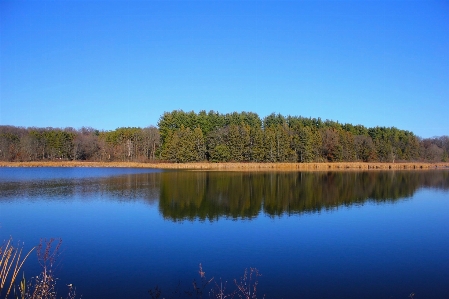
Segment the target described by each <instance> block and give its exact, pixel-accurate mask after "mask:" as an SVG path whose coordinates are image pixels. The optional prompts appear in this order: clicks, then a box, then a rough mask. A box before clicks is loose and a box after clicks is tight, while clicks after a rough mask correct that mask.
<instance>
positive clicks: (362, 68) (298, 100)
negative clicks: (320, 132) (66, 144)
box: [0, 0, 449, 137]
mask: <svg viewBox="0 0 449 299" xmlns="http://www.w3.org/2000/svg"><path fill="white" fill-rule="evenodd" d="M0 30H1V31H0V34H1V35H0V51H1V52H0V125H13V126H23V127H31V126H35V127H59V128H64V127H74V128H81V127H82V126H90V127H94V128H96V129H99V130H113V129H116V128H118V127H124V126H126V127H128V126H135V127H146V126H149V125H156V124H157V121H158V119H159V117H160V116H161V115H162V114H163V112H164V111H172V110H175V109H182V110H184V111H191V110H193V111H195V112H199V111H200V110H206V111H209V110H215V111H218V112H221V113H228V112H233V111H237V112H241V111H249V112H255V113H257V114H259V116H260V117H264V116H267V115H269V114H271V113H272V112H275V113H281V114H283V115H285V116H287V115H295V116H304V117H315V118H318V117H321V119H323V120H325V119H330V120H334V121H339V122H341V123H352V124H354V125H356V124H362V125H364V126H367V127H375V126H388V127H390V126H394V127H397V128H399V129H404V130H409V131H412V132H414V133H415V134H416V135H418V136H420V137H432V136H441V135H449V113H448V112H449V1H447V0H446V1H431V0H425V1H420V0H415V1H413V0H412V1H408V0H403V1H361V0H355V1H340V0H333V1H318V0H317V1H132V0H131V1H107V0H103V1H89V0H80V1H64V0H59V1H16V0H14V1H7V0H0Z"/></svg>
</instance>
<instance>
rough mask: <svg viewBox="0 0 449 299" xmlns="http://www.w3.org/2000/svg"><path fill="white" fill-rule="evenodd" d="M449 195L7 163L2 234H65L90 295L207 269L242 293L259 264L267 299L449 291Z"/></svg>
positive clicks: (392, 176)
mask: <svg viewBox="0 0 449 299" xmlns="http://www.w3.org/2000/svg"><path fill="white" fill-rule="evenodd" d="M448 190H449V172H448V171H391V172H374V171H373V172H323V173H321V172H320V173H301V172H289V173H282V172H271V173H263V172H255V173H252V172H244V173H239V172H186V171H166V172H162V171H159V170H148V169H121V168H0V192H1V193H0V225H1V227H0V238H1V240H5V239H7V238H9V236H13V237H14V239H15V240H16V241H19V240H20V241H21V242H25V248H30V247H31V246H33V245H35V244H37V243H39V240H40V238H50V237H60V238H62V239H63V250H62V252H61V256H60V262H59V263H58V265H57V268H56V271H57V274H58V277H59V278H60V281H59V282H60V285H61V286H62V287H63V286H64V284H68V283H73V284H74V285H76V286H77V291H78V294H83V298H150V297H149V296H148V293H147V291H148V290H149V289H150V288H152V287H154V286H156V285H159V286H160V287H161V288H162V290H163V291H164V290H165V291H166V294H168V295H169V293H170V292H169V290H173V289H175V288H176V286H177V285H178V282H180V283H181V286H182V288H188V287H189V286H190V285H191V281H192V279H194V278H198V275H197V271H198V264H199V263H202V265H203V268H204V270H205V271H206V275H207V276H208V277H215V279H216V280H217V281H218V279H219V278H220V277H221V278H223V280H224V281H226V280H227V281H228V287H229V288H231V287H232V284H233V282H232V279H233V278H239V277H240V276H242V274H243V270H244V269H245V268H247V267H256V268H258V269H259V271H260V273H261V274H262V276H261V277H259V288H258V290H259V294H266V297H267V298H361V297H363V298H408V295H409V294H410V293H412V292H413V293H415V294H416V295H415V298H448V297H449V288H448V287H447V285H448V282H449V255H448V252H449V231H448V229H447V228H448V227H449V220H448V219H449V218H448V217H447V215H448V213H449V191H448ZM38 270H39V266H38V264H37V262H36V261H35V258H34V257H33V258H30V260H29V261H28V263H27V264H26V267H25V273H26V274H27V273H30V275H33V274H35V273H36V272H37V271H38ZM61 295H62V294H61Z"/></svg>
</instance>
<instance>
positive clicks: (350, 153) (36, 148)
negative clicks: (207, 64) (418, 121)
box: [0, 110, 449, 163]
mask: <svg viewBox="0 0 449 299" xmlns="http://www.w3.org/2000/svg"><path fill="white" fill-rule="evenodd" d="M448 153H449V136H440V137H433V138H420V137H418V136H416V135H415V134H413V132H410V131H406V130H401V129H398V128H395V127H373V128H367V127H365V126H363V125H352V124H341V123H339V122H335V121H331V120H325V121H323V120H321V119H320V118H306V117H301V116H283V115H281V114H275V113H273V114H270V115H268V116H266V117H264V118H260V117H259V116H258V115H257V114H256V113H252V112H240V113H239V112H233V113H227V114H221V113H219V112H215V111H209V112H206V111H200V112H199V113H195V112H194V111H191V112H184V111H182V110H174V111H172V112H165V113H164V114H163V115H162V116H161V117H160V119H159V121H158V124H157V127H154V126H149V127H145V128H137V127H122V128H117V129H115V130H112V131H104V130H97V129H94V128H90V127H82V128H80V129H75V128H70V127H68V128H51V127H49V128H36V127H28V128H24V127H15V126H8V125H2V126H0V160H1V161H52V160H81V161H103V162H107V161H136V162H173V163H186V162H299V163H302V162H357V161H358V162H412V161H413V162H416V161H421V162H447V161H448V160H449V159H448Z"/></svg>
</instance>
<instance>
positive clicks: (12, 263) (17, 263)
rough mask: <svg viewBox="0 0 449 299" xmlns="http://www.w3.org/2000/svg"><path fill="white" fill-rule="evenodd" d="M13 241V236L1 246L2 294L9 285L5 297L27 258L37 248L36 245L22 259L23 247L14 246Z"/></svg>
mask: <svg viewBox="0 0 449 299" xmlns="http://www.w3.org/2000/svg"><path fill="white" fill-rule="evenodd" d="M11 243H12V238H9V240H8V241H7V242H6V243H5V244H3V245H2V246H1V247H0V295H1V294H2V291H3V290H4V289H5V288H6V287H8V289H7V291H6V294H5V298H7V297H8V295H9V294H10V292H11V290H12V289H13V285H14V282H15V280H16V279H17V275H18V274H19V271H20V269H21V268H22V266H23V264H24V263H25V260H26V259H27V258H28V256H29V255H30V253H31V252H32V251H33V250H34V249H35V247H33V248H31V250H30V251H29V252H28V253H27V254H26V255H25V257H24V258H23V259H22V260H21V259H20V257H21V255H22V251H23V248H22V247H20V248H19V247H14V246H13V245H11ZM11 270H12V271H11ZM8 281H9V283H8Z"/></svg>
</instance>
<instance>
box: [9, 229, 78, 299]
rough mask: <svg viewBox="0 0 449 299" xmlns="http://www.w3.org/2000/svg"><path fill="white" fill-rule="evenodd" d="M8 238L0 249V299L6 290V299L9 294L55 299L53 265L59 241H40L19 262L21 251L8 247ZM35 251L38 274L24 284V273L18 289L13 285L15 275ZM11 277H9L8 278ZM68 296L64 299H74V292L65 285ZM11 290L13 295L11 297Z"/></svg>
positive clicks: (22, 298) (19, 298) (20, 297)
mask: <svg viewBox="0 0 449 299" xmlns="http://www.w3.org/2000/svg"><path fill="white" fill-rule="evenodd" d="M11 243H12V239H11V238H10V239H9V240H8V241H7V242H6V243H5V244H4V245H3V246H2V247H1V248H0V257H1V262H0V271H1V272H0V279H1V280H0V283H1V284H0V296H1V295H2V290H3V289H4V288H6V286H9V287H8V290H7V292H6V293H5V295H4V297H3V296H2V297H0V298H5V299H6V298H8V296H9V297H11V296H10V295H12V297H13V298H15V299H57V298H61V299H62V297H58V294H57V291H56V281H57V278H56V276H55V274H54V268H55V265H56V261H57V258H58V257H59V255H60V249H61V244H62V240H61V239H54V238H52V239H49V240H46V239H41V241H40V243H39V245H38V246H36V247H33V248H32V249H31V250H30V251H29V252H28V253H27V254H26V255H25V257H24V258H23V259H21V258H20V257H21V254H22V248H18V247H14V246H12V245H11ZM34 249H36V252H37V259H38V262H39V264H40V266H41V272H40V274H39V275H37V276H35V277H31V279H30V280H29V281H28V282H27V280H26V278H25V274H23V278H22V279H21V281H20V283H19V285H18V286H16V285H15V282H16V280H17V276H18V274H19V271H20V269H21V268H22V266H23V264H24V263H25V260H26V259H27V258H28V257H29V255H30V254H31V252H32V251H33V250H34ZM9 274H11V275H9ZM67 287H68V293H67V296H66V297H65V298H67V299H75V298H76V289H75V288H74V287H73V286H72V284H69V285H67ZM11 291H12V292H13V293H12V294H11Z"/></svg>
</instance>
